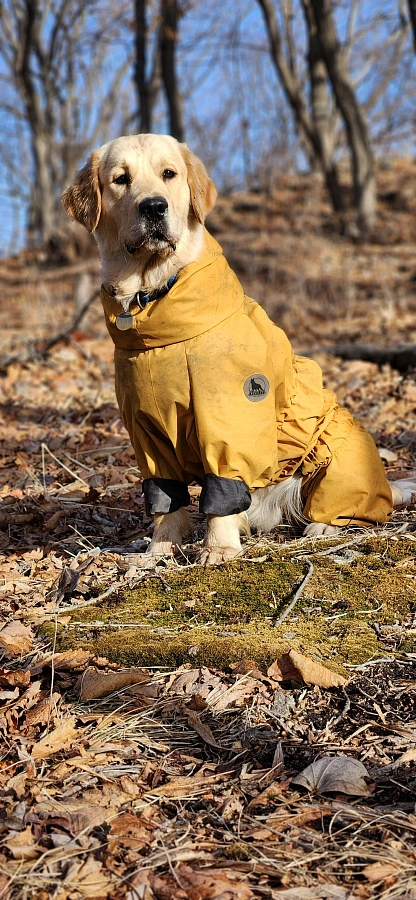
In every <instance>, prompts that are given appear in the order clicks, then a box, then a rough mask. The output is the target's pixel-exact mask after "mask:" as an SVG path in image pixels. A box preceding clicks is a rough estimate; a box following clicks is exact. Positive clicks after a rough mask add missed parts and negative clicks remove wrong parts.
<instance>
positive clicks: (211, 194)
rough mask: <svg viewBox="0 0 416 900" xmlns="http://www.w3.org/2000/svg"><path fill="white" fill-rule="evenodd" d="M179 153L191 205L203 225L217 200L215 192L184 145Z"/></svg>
mask: <svg viewBox="0 0 416 900" xmlns="http://www.w3.org/2000/svg"><path fill="white" fill-rule="evenodd" d="M181 151H182V154H183V157H184V160H185V163H186V168H187V170H188V185H189V190H190V192H191V204H192V209H193V211H194V213H195V216H196V218H197V219H198V222H201V224H203V223H204V221H205V218H206V216H207V215H208V213H209V212H211V209H212V207H213V206H214V204H215V201H216V199H217V190H216V187H215V184H214V182H213V181H211V179H210V177H209V175H208V172H207V170H206V168H205V166H204V164H203V162H201V160H200V159H198V157H197V156H195V154H194V153H191V151H190V150H188V147H187V146H186V144H182V145H181Z"/></svg>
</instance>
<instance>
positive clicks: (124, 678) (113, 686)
mask: <svg viewBox="0 0 416 900" xmlns="http://www.w3.org/2000/svg"><path fill="white" fill-rule="evenodd" d="M151 680H152V675H151V674H150V672H149V671H148V670H147V669H135V668H132V669H126V670H125V671H124V672H100V671H99V669H96V668H95V666H88V669H86V670H85V672H84V674H83V675H82V677H81V679H80V685H79V692H80V698H81V700H97V699H98V698H99V697H105V696H106V695H107V694H112V693H113V692H114V691H121V690H122V689H123V688H125V687H128V685H130V684H148V682H149V681H151Z"/></svg>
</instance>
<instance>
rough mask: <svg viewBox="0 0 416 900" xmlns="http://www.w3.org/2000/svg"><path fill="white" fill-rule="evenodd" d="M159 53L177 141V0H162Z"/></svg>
mask: <svg viewBox="0 0 416 900" xmlns="http://www.w3.org/2000/svg"><path fill="white" fill-rule="evenodd" d="M161 15H162V23H161V42H160V55H161V67H162V79H163V86H164V90H165V95H166V101H167V105H168V111H169V131H170V134H172V135H173V137H175V138H176V139H177V140H178V141H183V140H184V127H183V110H182V99H181V95H180V91H179V87H178V73H177V66H176V46H177V42H178V21H179V5H178V2H177V0H162V6H161Z"/></svg>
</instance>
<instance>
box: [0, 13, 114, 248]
mask: <svg viewBox="0 0 416 900" xmlns="http://www.w3.org/2000/svg"><path fill="white" fill-rule="evenodd" d="M123 19H124V11H123V7H122V5H121V3H120V5H119V4H118V2H116V3H115V4H112V5H111V6H110V5H108V6H107V5H106V4H103V3H102V2H100V0H49V2H47V0H3V2H2V3H1V4H0V25H1V27H2V30H1V37H0V61H1V69H0V71H1V72H2V74H1V76H0V112H1V111H3V112H6V113H7V116H8V118H9V119H10V120H11V122H12V126H11V127H10V128H9V130H8V132H7V133H6V134H5V133H4V132H3V134H0V156H1V158H2V161H3V164H4V166H5V168H6V170H7V171H8V173H9V175H10V178H11V180H12V181H13V182H14V183H16V181H17V177H18V175H17V172H16V169H19V170H20V174H19V181H20V192H21V193H20V196H21V197H22V196H24V197H25V202H26V205H27V210H28V212H27V220H26V238H27V242H28V243H29V244H36V243H43V244H45V243H47V242H51V241H52V242H53V241H55V239H56V238H57V235H59V233H60V232H61V231H62V229H64V228H65V225H66V222H65V217H64V214H63V212H62V210H61V203H60V195H61V192H62V189H63V188H64V187H65V186H66V184H67V183H68V181H69V180H70V178H71V177H72V174H73V171H74V169H75V168H76V166H77V165H79V163H80V162H81V161H82V159H83V157H84V155H85V154H86V152H87V151H88V150H89V148H90V147H91V146H92V145H94V143H96V142H98V141H99V140H100V139H103V138H105V137H106V135H107V133H108V129H109V124H110V122H111V121H112V120H113V119H114V116H115V111H116V110H117V112H118V111H119V109H120V94H121V93H122V82H123V78H124V75H125V73H126V72H127V71H128V68H129V65H130V59H131V57H130V58H129V56H128V53H125V52H124V53H123V54H121V56H120V58H119V60H118V61H117V64H116V65H114V64H113V66H112V69H111V74H109V69H108V54H109V53H110V52H111V50H114V42H115V43H117V42H119V43H120V42H121V40H122V34H124V29H122V24H123ZM109 20H110V22H111V26H112V31H111V28H110V29H109ZM110 33H111V35H112V36H111V40H110V39H109V38H108V35H109V34H110ZM111 42H113V44H112V43H111ZM10 137H12V146H10ZM27 148H28V149H29V155H28V153H27Z"/></svg>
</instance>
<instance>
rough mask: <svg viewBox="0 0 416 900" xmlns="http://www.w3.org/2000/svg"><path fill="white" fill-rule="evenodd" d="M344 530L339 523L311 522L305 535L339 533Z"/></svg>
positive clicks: (315, 535)
mask: <svg viewBox="0 0 416 900" xmlns="http://www.w3.org/2000/svg"><path fill="white" fill-rule="evenodd" d="M339 531H342V528H339V527H338V525H326V524H325V522H311V523H310V525H307V526H306V528H305V530H304V532H303V535H304V537H319V536H320V535H322V534H338V532H339Z"/></svg>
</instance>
